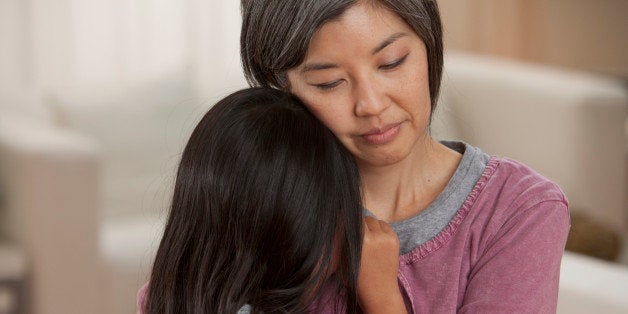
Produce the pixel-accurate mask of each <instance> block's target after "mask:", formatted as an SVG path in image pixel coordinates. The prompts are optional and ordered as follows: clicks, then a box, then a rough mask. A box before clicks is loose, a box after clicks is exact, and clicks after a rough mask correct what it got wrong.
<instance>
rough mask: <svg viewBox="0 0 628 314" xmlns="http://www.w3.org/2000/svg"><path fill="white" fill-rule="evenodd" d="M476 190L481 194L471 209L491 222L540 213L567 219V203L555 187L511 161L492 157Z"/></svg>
mask: <svg viewBox="0 0 628 314" xmlns="http://www.w3.org/2000/svg"><path fill="white" fill-rule="evenodd" d="M476 188H480V190H481V191H478V192H477V194H478V195H476V199H475V202H474V204H473V207H475V208H478V209H479V210H478V211H477V214H479V215H488V216H490V220H492V221H493V222H497V221H501V222H503V223H505V222H506V221H509V220H512V219H513V218H514V217H517V216H526V215H531V216H536V215H537V214H539V213H536V211H539V210H543V211H544V214H552V215H559V216H561V217H564V218H565V219H567V220H568V216H569V214H568V206H569V203H568V201H567V198H566V197H565V194H564V193H563V191H562V190H561V188H560V187H559V186H558V184H556V183H555V182H553V181H552V180H551V179H549V178H547V177H545V176H543V175H542V174H540V173H538V172H537V171H535V170H534V169H532V168H531V167H529V166H527V165H525V164H523V163H521V162H519V161H516V160H514V159H510V158H505V157H497V156H492V157H491V159H490V161H489V163H488V165H487V167H486V170H485V173H484V175H483V177H482V179H480V182H478V186H476ZM487 218H488V217H487Z"/></svg>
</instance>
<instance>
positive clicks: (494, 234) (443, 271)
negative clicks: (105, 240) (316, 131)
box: [240, 0, 569, 313]
mask: <svg viewBox="0 0 628 314" xmlns="http://www.w3.org/2000/svg"><path fill="white" fill-rule="evenodd" d="M241 6H242V33H241V38H240V43H241V56H242V62H243V66H244V71H245V74H246V76H247V79H248V81H249V82H250V84H251V85H253V86H272V87H276V88H280V89H283V90H286V91H290V92H292V93H294V94H295V95H296V96H298V97H299V98H300V99H301V100H302V101H303V102H304V104H305V106H306V107H307V108H308V109H309V110H310V111H311V112H312V113H313V114H314V115H315V116H316V117H317V118H318V119H319V120H320V121H321V122H322V123H323V124H325V125H326V126H327V127H328V128H329V129H331V131H332V132H333V133H334V135H336V137H337V138H338V139H339V140H340V142H341V143H342V144H343V145H344V146H345V148H347V150H349V152H350V153H351V154H352V155H353V156H354V157H355V159H356V162H357V165H358V168H359V172H360V176H361V179H362V183H363V204H364V206H365V207H366V208H367V209H368V210H369V211H370V212H371V213H372V214H374V215H375V216H376V217H378V218H380V219H382V220H385V221H387V222H390V223H391V226H392V227H393V229H394V230H395V232H396V233H397V235H398V236H399V238H400V241H401V247H400V252H399V253H400V254H401V256H400V257H399V259H400V260H399V272H398V273H397V274H393V275H392V276H390V277H384V276H382V278H381V279H380V281H373V282H371V283H370V289H368V288H365V289H364V290H360V291H361V293H360V300H361V301H369V300H370V301H372V303H373V304H372V305H373V306H377V305H378V304H379V305H381V306H382V309H381V310H382V311H383V312H386V311H387V307H390V306H391V304H385V303H381V300H382V299H383V300H396V298H392V299H391V298H387V297H386V295H391V296H394V295H397V294H399V293H400V291H399V289H400V288H401V294H402V296H403V299H402V300H403V301H402V306H403V305H405V307H406V309H407V310H408V311H411V312H415V313H454V312H463V313H464V312H471V313H493V312H500V313H520V312H523V313H551V312H554V311H555V310H556V301H557V295H558V276H559V270H560V260H561V256H562V252H563V248H564V246H565V241H566V239H567V233H568V229H569V214H568V211H567V201H566V199H565V197H564V195H563V193H562V191H561V190H560V188H559V187H558V186H557V185H556V184H554V183H552V182H551V181H549V180H547V179H546V178H544V177H543V176H541V175H539V174H538V173H536V172H534V171H533V170H531V169H530V168H528V167H526V166H525V165H522V164H521V163H519V162H517V161H514V160H510V159H507V158H500V157H495V156H489V155H487V154H485V153H484V152H482V151H481V150H480V149H478V148H476V147H473V146H471V145H468V144H465V143H460V142H439V141H436V140H434V139H433V138H432V137H431V136H430V132H429V125H430V120H431V117H432V113H433V112H434V110H435V108H436V105H437V100H438V93H439V89H440V83H441V75H442V69H443V43H442V27H441V21H440V17H439V11H438V6H437V2H436V0H282V1H276V0H242V2H241ZM487 118H488V117H487ZM530 124H531V125H533V124H534V121H530ZM564 157H565V158H568V157H569V156H564ZM383 257H384V255H382V254H368V253H366V252H365V253H364V254H363V255H362V261H363V263H364V264H365V263H367V262H374V261H377V260H379V259H382V258H383ZM363 271H365V272H366V270H365V269H363ZM397 281H398V283H399V285H398V286H397V285H396V283H397ZM363 283H364V282H363V281H362V282H361V284H363ZM393 283H394V284H393ZM361 304H364V302H363V303H361ZM397 305H399V304H398V303H397ZM329 312H333V310H332V309H330V310H329Z"/></svg>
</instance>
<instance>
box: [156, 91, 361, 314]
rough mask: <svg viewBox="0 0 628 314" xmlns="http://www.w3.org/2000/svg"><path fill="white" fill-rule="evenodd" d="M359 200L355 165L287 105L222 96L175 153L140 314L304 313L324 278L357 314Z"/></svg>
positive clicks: (292, 101)
mask: <svg viewBox="0 0 628 314" xmlns="http://www.w3.org/2000/svg"><path fill="white" fill-rule="evenodd" d="M360 199H361V197H360V188H359V174H358V170H357V167H356V165H355V162H354V160H353V157H352V156H351V154H350V153H349V152H347V151H346V150H345V148H344V147H343V146H342V144H341V143H340V142H339V141H338V140H337V139H336V138H335V137H334V135H333V134H332V133H331V131H329V130H328V129H327V128H325V127H324V126H323V125H322V124H321V123H320V122H319V121H318V120H317V119H316V118H315V117H314V116H313V115H312V114H310V113H309V112H308V111H307V110H306V109H305V107H304V106H303V105H302V104H301V103H300V101H299V100H298V99H297V98H296V97H294V96H292V95H290V94H288V93H286V92H283V91H279V90H274V89H268V88H251V89H245V90H242V91H238V92H236V93H234V94H231V95H230V96H228V97H226V98H224V99H223V100H221V101H220V102H218V103H217V104H216V105H215V106H214V107H213V108H211V109H210V110H209V112H207V114H206V115H205V116H204V117H203V119H202V120H201V121H200V123H199V124H198V125H197V126H196V129H195V130H194V132H193V133H192V135H191V137H190V139H189V141H188V143H187V146H186V147H185V150H184V151H183V155H182V157H181V162H180V165H179V169H178V172H177V178H176V183H175V187H174V194H173V199H172V205H171V208H170V215H169V217H168V222H167V224H166V228H165V231H164V235H163V238H162V240H161V243H160V245H159V249H158V251H157V256H156V258H155V262H154V265H153V270H152V273H151V278H150V284H149V292H148V299H147V302H146V312H147V313H236V312H237V311H238V309H240V308H241V307H242V306H243V305H245V304H249V305H250V306H251V307H252V311H253V312H264V313H274V312H304V311H307V310H308V308H309V307H310V302H311V301H312V300H314V299H315V298H316V297H317V296H320V293H321V290H322V287H323V286H325V285H328V284H329V283H330V282H329V281H327V280H332V281H333V284H334V285H335V287H336V288H337V289H338V290H337V291H336V292H337V293H339V294H340V295H342V296H343V298H344V299H345V300H346V304H345V305H344V306H346V308H345V309H344V310H346V311H348V312H356V311H357V309H358V304H357V275H358V267H359V263H360V254H361V243H362V215H363V214H362V207H361V203H360ZM334 251H336V252H337V253H336V254H335V255H336V257H335V258H336V259H337V263H333V264H337V268H336V269H335V271H334V274H333V276H331V277H330V275H331V274H330V273H331V272H332V271H333V270H332V260H333V259H334ZM328 278H332V279H328ZM324 282H325V283H324ZM340 306H343V305H340Z"/></svg>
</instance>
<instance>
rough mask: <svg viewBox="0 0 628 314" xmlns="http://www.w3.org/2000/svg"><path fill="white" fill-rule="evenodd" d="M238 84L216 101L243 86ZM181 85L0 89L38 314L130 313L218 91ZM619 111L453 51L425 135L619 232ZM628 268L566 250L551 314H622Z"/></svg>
mask: <svg viewBox="0 0 628 314" xmlns="http://www.w3.org/2000/svg"><path fill="white" fill-rule="evenodd" d="M232 71H234V72H233V73H235V72H237V71H239V70H238V69H232ZM233 73H230V77H232V78H233V77H234V75H233ZM223 74H224V73H223ZM223 74H218V73H216V75H223ZM236 77H239V78H236V79H232V80H231V81H230V82H228V84H226V85H225V86H226V88H225V94H226V93H227V92H229V91H230V90H234V89H236V88H238V87H242V86H244V81H243V80H242V79H241V76H236ZM190 85H191V84H188V82H187V81H186V80H185V78H181V77H180V76H176V75H174V76H173V77H172V78H167V79H164V80H163V81H159V82H154V83H151V84H147V85H143V86H132V87H118V88H111V89H98V88H86V89H78V90H67V91H63V92H61V93H57V94H56V95H53V96H54V97H52V98H50V97H46V98H42V97H37V95H33V94H32V93H26V92H22V93H15V92H10V93H9V92H5V93H0V195H1V196H2V199H3V200H4V201H3V202H2V203H0V215H1V216H0V232H1V233H3V234H5V235H7V236H9V237H10V238H11V239H13V241H16V242H18V243H20V244H21V245H22V246H23V247H24V249H25V251H26V252H27V254H28V255H29V260H30V265H29V269H30V272H31V276H30V279H31V291H30V300H31V304H32V307H33V309H34V312H35V313H130V312H133V311H134V306H135V292H136V290H137V289H138V288H139V287H140V286H141V285H142V284H143V283H144V282H145V281H146V280H147V274H148V271H149V268H150V264H151V260H152V257H153V255H154V252H155V248H156V246H157V244H158V241H159V235H160V233H161V228H162V225H163V220H164V217H165V216H164V213H165V211H166V208H167V203H168V200H169V194H168V191H169V189H170V186H171V183H172V179H173V175H174V170H175V167H176V163H177V161H178V154H179V152H180V149H181V147H182V145H183V144H184V142H185V140H186V138H187V136H188V134H189V132H190V131H191V129H192V127H193V126H194V125H195V124H196V122H197V121H198V119H200V117H201V116H202V114H203V113H204V112H205V110H206V109H207V108H208V107H209V106H210V105H211V103H213V102H214V101H215V100H217V99H218V98H219V97H220V96H222V95H211V96H212V97H204V98H197V96H196V95H195V93H194V91H193V90H191V89H189V86H190ZM8 95H17V96H15V97H9V96H8ZM9 98H10V99H9ZM627 106H628V101H627V96H626V90H625V88H624V87H623V86H622V85H621V82H617V81H613V80H610V79H607V78H599V77H594V76H591V75H587V74H582V73H572V72H565V71H560V70H555V69H548V68H544V67H539V66H529V65H523V64H518V63H514V62H510V61H505V60H495V59H490V58H486V57H477V56H470V55H462V54H456V55H454V54H450V55H449V56H448V57H447V59H446V71H445V74H444V85H443V90H442V98H441V104H440V107H439V109H438V111H437V115H436V117H435V118H434V125H433V132H434V135H435V136H436V137H437V138H446V139H461V140H465V141H467V142H469V143H471V144H474V145H477V146H479V147H481V148H483V149H484V150H485V151H487V152H488V153H492V154H500V155H506V156H510V157H514V158H516V159H519V160H522V161H524V162H526V163H527V164H529V165H530V166H532V167H533V168H536V169H537V170H539V171H540V172H542V173H544V174H546V175H547V176H549V177H550V178H552V179H554V180H556V181H557V182H559V183H560V184H561V186H562V187H563V189H564V190H565V192H566V193H567V195H568V197H569V198H570V201H571V205H572V207H574V208H583V209H586V210H589V211H591V212H592V213H594V214H595V215H596V216H597V217H601V218H602V219H604V220H605V221H607V222H609V223H611V224H612V225H613V227H615V228H617V229H620V230H625V228H626V208H625V207H626V206H625V202H626V201H625V200H626V187H627V186H626V177H625V176H624V174H625V173H626V151H627V141H626V132H625V121H626V110H627ZM622 228H624V229H622ZM582 268H584V269H586V270H587V271H586V272H581V271H580V269H582ZM627 272H628V268H626V267H625V266H617V265H612V264H608V263H604V262H600V261H597V260H592V259H583V258H581V257H580V256H577V255H573V254H566V255H565V260H564V263H563V272H562V281H561V290H560V296H559V312H561V313H574V312H573V311H574V307H573V305H574V304H576V305H577V304H582V306H579V307H577V308H575V310H578V309H584V308H590V309H596V310H597V311H599V312H612V311H624V312H625V311H628V302H626V301H625V300H623V299H621V298H617V297H612V296H613V292H617V291H628V280H612V278H626V276H627V275H626V274H627ZM599 278H608V281H602V282H600V280H598V279H599ZM600 291H610V292H609V293H600ZM578 302H580V303H578ZM583 302H584V303H583Z"/></svg>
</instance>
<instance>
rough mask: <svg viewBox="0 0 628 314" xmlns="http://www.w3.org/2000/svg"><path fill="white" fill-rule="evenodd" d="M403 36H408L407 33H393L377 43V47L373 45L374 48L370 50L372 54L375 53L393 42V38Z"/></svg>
mask: <svg viewBox="0 0 628 314" xmlns="http://www.w3.org/2000/svg"><path fill="white" fill-rule="evenodd" d="M404 36H408V34H407V33H394V34H392V35H390V36H389V37H388V38H386V39H384V41H382V42H381V43H380V44H379V45H377V47H375V49H373V51H372V52H371V53H372V54H376V53H378V52H380V51H382V49H384V48H386V47H387V46H388V45H390V44H392V43H394V42H395V40H397V39H399V38H401V37H404Z"/></svg>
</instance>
